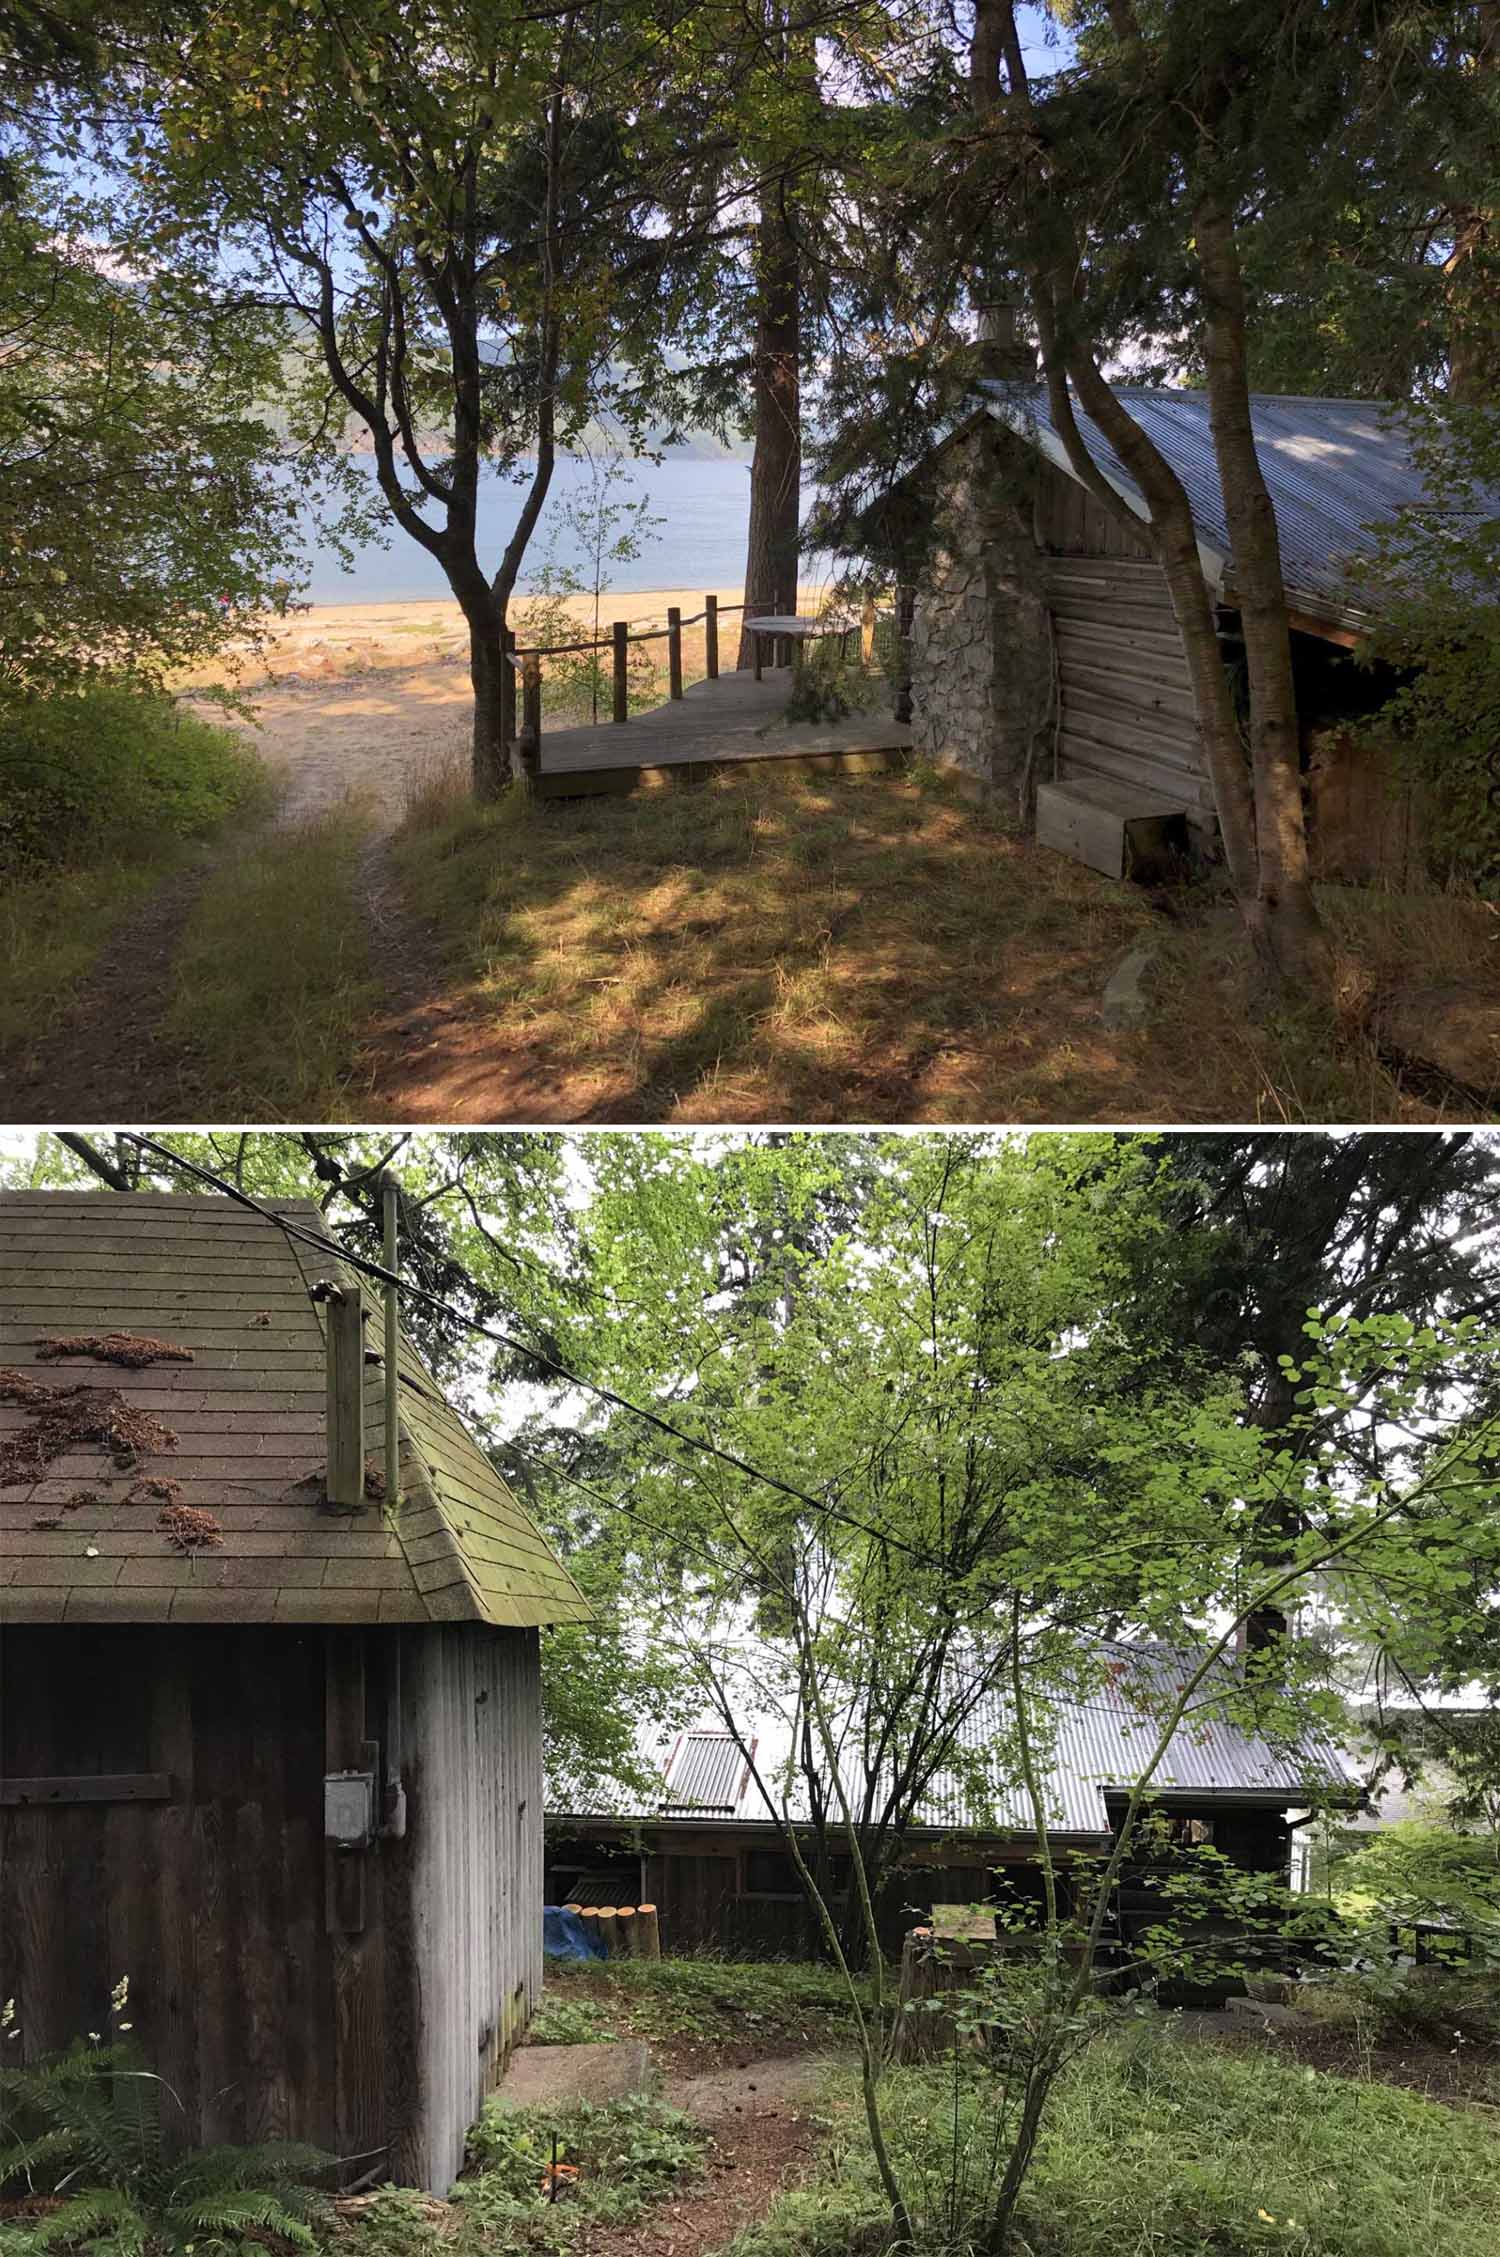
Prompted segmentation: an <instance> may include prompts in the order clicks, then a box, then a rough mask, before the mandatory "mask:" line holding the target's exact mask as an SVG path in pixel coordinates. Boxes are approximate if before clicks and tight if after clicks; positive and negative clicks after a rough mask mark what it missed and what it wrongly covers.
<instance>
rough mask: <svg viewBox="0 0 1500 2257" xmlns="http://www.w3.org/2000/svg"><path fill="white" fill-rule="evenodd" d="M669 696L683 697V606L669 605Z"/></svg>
mask: <svg viewBox="0 0 1500 2257" xmlns="http://www.w3.org/2000/svg"><path fill="white" fill-rule="evenodd" d="M667 694H668V696H669V697H674V698H678V697H681V695H682V606H681V604H676V603H669V604H668V605H667Z"/></svg>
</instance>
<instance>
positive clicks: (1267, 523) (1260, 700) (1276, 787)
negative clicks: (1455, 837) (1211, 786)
mask: <svg viewBox="0 0 1500 2257" xmlns="http://www.w3.org/2000/svg"><path fill="white" fill-rule="evenodd" d="M1193 229H1194V237H1195V241H1196V245H1197V257H1198V269H1199V273H1200V275H1201V277H1202V285H1203V340H1204V361H1205V366H1206V370H1207V376H1208V414H1209V423H1210V426H1211V428H1212V431H1213V440H1214V454H1215V457H1216V459H1217V462H1218V468H1219V484H1220V487H1221V489H1222V491H1223V495H1224V513H1225V518H1226V521H1227V524H1228V528H1229V542H1230V549H1231V552H1232V555H1233V559H1234V578H1235V593H1236V595H1237V597H1238V599H1239V608H1240V620H1241V624H1242V627H1243V630H1244V636H1245V660H1246V666H1247V670H1248V673H1249V677H1250V765H1251V771H1252V774H1253V777H1254V784H1255V847H1256V865H1257V881H1258V883H1257V893H1258V898H1259V901H1260V905H1261V912H1262V916H1263V918H1264V923H1265V930H1266V935H1267V938H1268V940H1269V943H1270V948H1271V953H1272V956H1273V958H1274V961H1275V965H1276V969H1277V971H1278V972H1279V973H1280V974H1281V976H1282V977H1283V978H1284V979H1286V980H1287V981H1289V982H1290V981H1304V982H1312V983H1315V984H1317V983H1320V982H1321V981H1322V980H1323V979H1324V978H1326V970H1327V962H1326V950H1325V948H1324V944H1323V931H1322V926H1321V923H1320V921H1319V918H1318V911H1317V905H1316V903H1315V902H1314V900H1313V892H1312V880H1311V877H1310V875H1309V870H1308V856H1307V824H1306V819H1305V816H1304V813H1303V804H1302V761H1301V749H1300V739H1299V734H1298V728H1297V690H1296V683H1295V681H1294V679H1293V675H1292V638H1291V630H1290V628H1289V627H1288V625H1287V616H1286V585H1285V582H1284V581H1283V579H1282V575H1281V541H1280V537H1279V535H1278V533H1277V529H1276V511H1275V508H1274V506H1273V504H1272V501H1271V495H1270V490H1269V488H1268V487H1267V485H1266V481H1265V476H1264V474H1263V472H1262V470H1261V467H1260V457H1259V455H1258V454H1257V453H1256V450H1255V432H1254V427H1253V425H1252V422H1251V416H1250V384H1249V378H1248V376H1247V373H1246V356H1245V288H1244V278H1243V275H1242V274H1241V271H1240V260H1239V249H1238V246H1237V244H1236V242H1235V237H1234V222H1233V219H1232V218H1231V216H1230V213H1229V211H1228V209H1227V207H1226V206H1225V205H1224V204H1223V203H1222V202H1221V201H1220V199H1219V198H1218V197H1217V196H1216V195H1214V194H1212V193H1208V194H1204V195H1201V196H1200V197H1199V198H1198V201H1197V206H1196V209H1195V211H1194V214H1193Z"/></svg>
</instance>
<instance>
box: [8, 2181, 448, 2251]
mask: <svg viewBox="0 0 1500 2257" xmlns="http://www.w3.org/2000/svg"><path fill="white" fill-rule="evenodd" d="M433 2209H434V2205H433V2202H432V2198H431V2196H429V2195H425V2194H418V2193H416V2192H415V2191H414V2189H412V2188H411V2187H406V2186H382V2187H377V2188H376V2189H375V2192H374V2193H373V2194H367V2195H364V2196H362V2197H361V2199H360V2201H359V2203H358V2205H357V2206H356V2205H348V2206H346V2207H345V2208H344V2209H342V2210H341V2211H340V2214H339V2220H338V2237H339V2241H340V2243H341V2244H342V2245H343V2247H344V2248H346V2249H347V2250H348V2251H349V2252H350V2257H354V2253H356V2252H357V2253H358V2257H436V2253H437V2251H439V2250H440V2249H443V2248H446V2246H447V2240H446V2237H445V2235H444V2234H443V2231H442V2228H441V2227H440V2226H438V2225H437V2224H436V2223H435V2221H434V2218H433ZM0 2257H4V2253H3V2252H0Z"/></svg>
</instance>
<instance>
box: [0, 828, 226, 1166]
mask: <svg viewBox="0 0 1500 2257" xmlns="http://www.w3.org/2000/svg"><path fill="white" fill-rule="evenodd" d="M218 860H219V854H218V853H217V852H214V851H211V850H209V849H207V848H205V849H204V851H203V852H202V853H201V854H200V855H198V856H196V857H195V858H194V859H193V861H192V862H191V863H190V864H189V865H188V866H187V867H186V868H184V869H181V870H178V871H177V872H175V873H174V875H173V876H172V877H170V878H169V879H168V880H167V881H166V883H165V884H164V885H162V886H161V887H160V888H158V890H157V891H156V892H155V893H153V894H152V895H150V897H149V898H148V899H147V900H145V901H144V902H142V903H141V904H140V905H139V906H138V907H137V908H135V909H133V910H132V911H130V913H129V914H128V915H127V916H126V918H125V919H124V921H123V922H122V923H121V924H120V926H119V927H118V928H117V929H116V931H115V933H114V936H113V938H112V939H111V940H109V941H108V942H107V943H106V945H105V947H104V949H103V951H102V952H101V955H100V958H99V961H98V963H97V964H96V965H95V967H94V969H93V971H92V972H91V973H90V974H89V976H88V978H87V979H85V980H84V981H83V982H82V983H81V985H80V986H79V988H78V990H77V992H76V993H75V994H74V996H73V997H72V999H71V1001H70V1002H69V1003H68V1005H67V1006H66V1007H65V1008H64V1010H63V1011H62V1013H61V1014H60V1016H59V1017H58V1018H57V1019H56V1020H55V1021H54V1023H53V1024H52V1025H51V1026H50V1027H48V1028H46V1029H45V1030H41V1031H40V1032H39V1033H38V1035H37V1037H36V1039H35V1040H34V1041H33V1042H32V1043H31V1044H30V1045H29V1046H28V1047H27V1048H26V1049H25V1050H24V1051H23V1052H21V1053H20V1054H19V1055H16V1054H15V1053H12V1056H11V1057H10V1058H9V1059H7V1060H5V1061H3V1065H4V1100H3V1102H4V1107H5V1114H4V1117H5V1119H6V1120H8V1121H12V1122H15V1123H17V1124H18V1125H19V1124H27V1125H30V1124H33V1123H42V1122H48V1121H64V1122H66V1121H145V1120H153V1121H168V1120H191V1119H194V1118H197V1117H200V1115H201V1112H202V1104H201V1100H202V1097H203V1095H204V1093H203V1092H202V1090H201V1089H197V1088H195V1087H194V1085H193V1076H192V1067H191V1062H190V1061H189V1060H188V1059H187V1058H186V1057H185V1055H184V1053H183V1051H182V1049H181V1046H180V1045H179V1044H177V1043H176V1042H174V1041H172V1040H171V1039H170V1038H169V1037H168V1036H167V1034H166V1032H165V1030H164V1028H163V1024H162V1018H163V1012H164V1008H165V1003H166V999H167V996H168V994H169V992H170V979H171V966H172V960H173V957H174V956H175V954H176V952H177V947H178V944H179V942H180V940H181V938H182V933H183V928H184V927H185V926H186V924H187V921H188V918H189V917H190V916H191V914H192V910H193V904H194V903H195V902H196V901H197V899H198V896H199V894H200V893H201V892H202V890H203V887H204V886H205V885H206V884H207V882H208V879H209V877H210V875H211V873H212V871H213V869H214V868H215V867H216V866H217V863H218Z"/></svg>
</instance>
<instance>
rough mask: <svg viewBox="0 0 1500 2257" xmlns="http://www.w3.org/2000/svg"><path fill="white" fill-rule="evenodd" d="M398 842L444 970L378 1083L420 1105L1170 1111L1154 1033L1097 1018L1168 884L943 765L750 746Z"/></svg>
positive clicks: (454, 815) (478, 814)
mask: <svg viewBox="0 0 1500 2257" xmlns="http://www.w3.org/2000/svg"><path fill="white" fill-rule="evenodd" d="M394 852H395V860H396V865H397V867H398V869H399V871H400V874H401V878H402V882H403V885H404V887H405V889H406V894H407V899H408V903H409V906H410V907H411V909H412V911H413V913H414V914H415V915H416V916H417V917H419V918H420V919H421V920H422V921H423V922H424V923H425V924H426V925H427V926H428V927H429V929H431V930H432V931H433V932H434V934H435V936H436V938H437V941H438V944H439V946H440V948H441V950H442V953H443V960H444V965H445V973H444V979H443V981H442V983H441V985H442V987H443V988H444V990H445V991H446V992H445V993H444V994H443V995H442V996H441V998H435V999H434V1002H435V1005H436V1007H437V1008H438V1010H439V1011H440V1014H441V1016H440V1019H439V1020H437V1021H434V1019H433V1017H432V1014H431V1012H429V1013H428V1014H427V1016H426V1018H425V1019H424V1016H423V1014H422V1013H418V1014H417V1015H416V1016H415V1018H414V1019H413V1018H412V1017H410V1016H408V1017H407V1018H405V1019H403V1020H398V1021H396V1022H393V1023H392V1024H390V1025H388V1026H386V1027H385V1028H383V1029H381V1030H380V1031H379V1032H378V1034H377V1036H376V1038H375V1044H374V1051H373V1078H374V1082H375V1088H376V1093H377V1099H378V1102H379V1103H380V1104H381V1105H382V1107H389V1108H390V1109H391V1110H392V1111H393V1112H394V1113H396V1114H398V1115H400V1116H402V1117H408V1118H414V1119H432V1120H436V1119H443V1120H454V1119H458V1120H464V1119H504V1118H512V1119H540V1120H592V1121H623V1120H650V1121H756V1120H788V1119H790V1120H835V1121H837V1120H865V1119H868V1120H923V1119H928V1120H944V1119H950V1120H959V1119H967V1120H974V1119H1000V1120H1059V1119H1075V1120H1076V1119H1096V1120H1098V1119H1122V1120H1123V1119H1139V1118H1142V1117H1150V1116H1152V1115H1154V1114H1156V1113H1157V1112H1158V1111H1159V1108H1160V1102H1161V1089H1160V1072H1159V1067H1158V1066H1156V1065H1155V1064H1153V1063H1151V1062H1150V1061H1149V1060H1148V1058H1147V1056H1146V1047H1147V1046H1145V1045H1143V1044H1137V1045H1136V1046H1135V1050H1134V1051H1133V1050H1132V1044H1131V1038H1129V1037H1124V1038H1122V1037H1121V1036H1118V1035H1112V1034H1109V1033H1107V1032H1106V1030H1105V1029H1104V1027H1103V1024H1102V1021H1101V1019H1100V1014H1099V998H1100V993H1101V991H1102V988H1103V985H1104V982H1105V980H1106V979H1107V978H1108V976H1109V973H1110V971H1111V970H1112V968H1113V966H1114V964H1115V963H1116V962H1117V961H1118V958H1119V956H1120V954H1121V953H1122V952H1123V951H1124V950H1125V949H1126V948H1127V947H1129V946H1130V945H1131V943H1132V941H1134V940H1135V939H1136V938H1138V937H1139V935H1140V934H1141V932H1142V931H1143V930H1145V929H1146V928H1147V926H1148V925H1149V923H1150V920H1151V912H1150V909H1149V905H1148V904H1147V903H1146V901H1145V900H1144V898H1143V897H1142V896H1141V895H1139V894H1138V893H1136V892H1134V891H1132V890H1131V889H1129V888H1126V887H1122V886H1115V885H1111V884H1109V883H1108V882H1107V881H1105V880H1102V879H1099V878H1097V877H1095V876H1094V875H1093V874H1092V873H1091V872H1088V871H1086V870H1081V869H1078V868H1076V867H1075V866H1074V865H1072V864H1069V863H1066V862H1063V861H1061V860H1059V859H1058V858H1057V857H1054V856H1046V855H1042V854H1040V853H1038V852H1037V851H1036V850H1035V849H1034V848H1032V847H1031V846H1030V845H1029V844H1028V843H1026V842H1024V841H1022V840H1020V839H1019V838H1017V837H1016V836H1015V835H1014V834H1013V833H1012V832H1011V831H1009V830H1008V829H1007V828H1006V827H1005V826H1004V825H1003V824H1002V823H1001V822H1000V821H998V820H997V819H996V818H995V817H994V816H993V815H992V814H989V813H987V812H985V811H983V810H979V809H976V808H975V807H974V806H973V805H972V804H971V803H970V802H969V801H967V800H966V799H965V798H964V797H962V796H961V795H960V793H959V792H958V791H956V790H955V789H954V788H953V787H952V786H951V785H949V784H945V783H943V782H941V781H937V782H935V781H933V780H932V779H931V778H921V777H889V776H876V777H864V778H860V777H832V778H830V777H823V776H810V775H806V774H789V773H788V772H787V771H786V770H785V769H784V768H782V769H779V770H777V771H774V772H771V771H766V770H756V769H740V770H737V771H734V772H730V773H726V774H721V775H719V776H716V777H714V778H712V779H711V780H710V781H708V782H707V783H705V784H701V785H698V786H696V787H693V788H684V787H677V788H668V789H662V790H657V791H650V792H642V793H639V794H637V795H636V796H634V797H633V798H630V799H627V800H619V799H605V800H593V801H581V802H563V803H552V804H550V805H537V804H535V803H527V802H524V801H521V800H515V801H512V802H507V803H506V804H504V805H502V806H501V807H500V808H498V809H488V810H476V809H474V808H472V807H470V806H467V805H463V804H457V803H454V804H450V805H449V806H448V807H447V808H446V809H443V808H441V807H440V808H438V809H437V810H436V811H435V819H431V820H428V821H426V822H416V823H413V824H412V825H409V826H408V828H407V830H406V831H405V832H404V833H403V834H402V835H401V836H399V837H398V839H397V841H396V845H395V850H394ZM434 1027H436V1032H435V1033H434V1031H433V1030H434ZM403 1050H405V1051H407V1052H408V1053H411V1054H410V1055H408V1056H406V1057H404V1058H403V1057H402V1055H401V1053H402V1051H403ZM1137 1053H1139V1054H1137Z"/></svg>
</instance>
